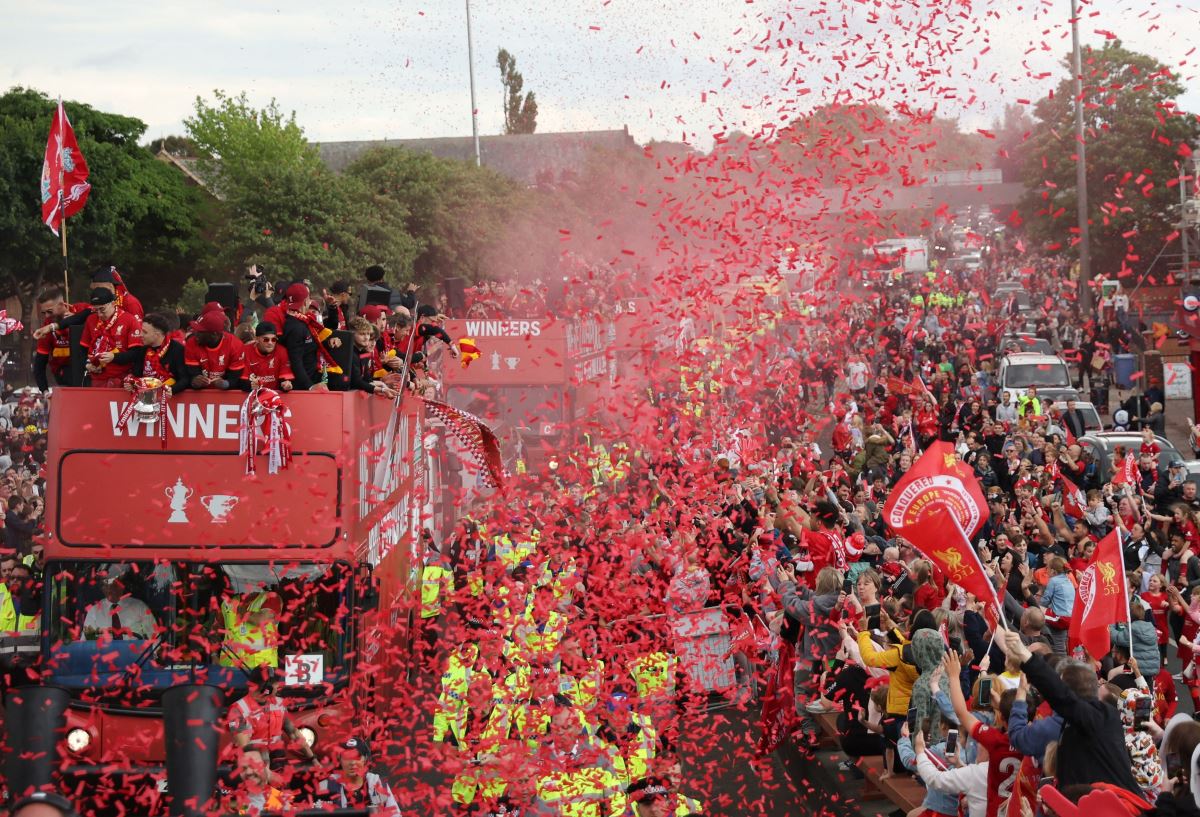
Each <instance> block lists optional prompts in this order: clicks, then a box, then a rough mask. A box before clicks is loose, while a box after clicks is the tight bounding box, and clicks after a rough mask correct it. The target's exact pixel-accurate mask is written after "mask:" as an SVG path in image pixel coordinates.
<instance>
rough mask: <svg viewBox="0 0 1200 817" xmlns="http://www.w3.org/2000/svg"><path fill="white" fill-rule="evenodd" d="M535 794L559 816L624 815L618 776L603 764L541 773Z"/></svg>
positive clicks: (622, 794) (623, 796)
mask: <svg viewBox="0 0 1200 817" xmlns="http://www.w3.org/2000/svg"><path fill="white" fill-rule="evenodd" d="M537 796H538V799H539V800H540V801H542V802H543V803H545V804H546V805H548V806H551V807H553V808H555V809H557V813H558V814H560V815H562V817H606V815H612V814H624V813H625V807H626V798H625V794H624V793H623V792H622V791H621V780H620V778H618V777H617V775H616V774H614V773H613V772H612V771H611V770H609V769H606V768H604V767H602V766H588V767H584V768H581V769H563V770H561V771H555V772H550V773H549V774H544V775H542V776H541V777H540V778H538V781H537ZM605 800H607V801H608V802H609V807H608V809H607V810H605V809H604V808H603V805H604V802H603V801H605Z"/></svg>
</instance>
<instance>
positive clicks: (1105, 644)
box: [1067, 530, 1129, 660]
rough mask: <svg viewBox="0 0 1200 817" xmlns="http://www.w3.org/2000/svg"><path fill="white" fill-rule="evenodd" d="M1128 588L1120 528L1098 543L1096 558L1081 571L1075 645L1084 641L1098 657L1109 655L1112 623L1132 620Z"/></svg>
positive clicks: (1071, 631) (1071, 635) (1073, 618)
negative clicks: (1109, 629)
mask: <svg viewBox="0 0 1200 817" xmlns="http://www.w3.org/2000/svg"><path fill="white" fill-rule="evenodd" d="M1128 587H1129V583H1128V582H1127V581H1126V579H1125V559H1124V558H1123V557H1122V555H1121V536H1120V531H1119V530H1114V531H1113V532H1112V533H1110V534H1109V535H1108V536H1105V537H1104V538H1103V539H1101V540H1100V544H1098V545H1096V552H1095V553H1094V554H1093V555H1092V561H1091V562H1089V563H1088V566H1087V567H1086V568H1085V569H1084V571H1083V572H1082V573H1080V574H1079V586H1078V587H1077V588H1075V607H1074V609H1073V610H1072V611H1071V626H1070V627H1069V628H1068V631H1067V632H1068V637H1069V639H1070V642H1071V645H1072V646H1074V645H1076V644H1082V645H1083V646H1084V648H1085V649H1086V650H1087V651H1088V653H1089V654H1090V655H1091V656H1092V658H1095V659H1097V660H1099V659H1101V658H1103V657H1104V656H1105V655H1107V654H1108V651H1109V650H1110V649H1112V639H1111V638H1110V637H1109V632H1108V628H1109V626H1110V625H1112V624H1120V623H1122V622H1128V621H1129V591H1128Z"/></svg>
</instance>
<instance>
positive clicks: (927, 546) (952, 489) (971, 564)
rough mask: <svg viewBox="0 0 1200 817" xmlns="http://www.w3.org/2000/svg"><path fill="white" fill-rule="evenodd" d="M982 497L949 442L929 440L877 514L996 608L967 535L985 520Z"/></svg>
mask: <svg viewBox="0 0 1200 817" xmlns="http://www.w3.org/2000/svg"><path fill="white" fill-rule="evenodd" d="M987 517H988V509H987V503H986V502H985V501H984V498H983V491H982V490H981V489H980V487H979V480H977V479H976V478H975V474H974V473H973V472H972V469H971V468H970V466H967V465H963V463H962V462H960V461H959V459H958V457H956V456H955V455H954V446H953V445H951V444H950V443H948V442H941V441H939V442H935V443H934V444H933V445H931V446H929V448H928V449H927V450H926V451H925V453H924V454H922V455H921V458H920V459H919V460H917V461H916V462H915V463H913V466H912V468H909V469H908V473H907V474H905V475H904V478H903V479H901V480H900V482H898V483H897V484H896V487H895V488H894V489H893V490H892V492H891V493H890V494H889V495H888V500H887V503H886V504H885V505H884V508H883V518H884V519H885V520H886V521H887V523H888V526H889V527H890V528H891V529H892V530H894V531H895V532H896V533H897V534H899V535H900V536H903V537H904V538H905V539H907V540H908V541H910V542H912V544H913V547H915V548H916V549H917V550H919V551H920V552H921V554H922V555H923V556H924V557H925V558H926V559H929V561H931V562H933V563H934V564H935V565H937V566H938V568H940V569H941V570H942V571H943V572H944V573H945V574H946V575H947V576H949V577H950V580H951V581H952V582H954V583H955V584H957V585H958V586H959V587H961V588H963V589H964V590H966V591H967V592H968V593H972V594H974V595H975V597H976V598H977V599H979V600H980V601H982V602H984V603H985V604H994V605H995V606H996V609H997V610H999V608H1000V599H999V597H998V596H997V595H996V589H995V588H994V587H993V586H992V582H991V580H990V579H988V577H987V574H985V573H984V571H983V563H982V562H980V561H979V554H978V553H976V552H975V548H974V547H972V545H971V540H970V537H972V536H974V535H975V532H976V531H978V530H979V528H980V527H982V526H983V523H984V522H986V521H987Z"/></svg>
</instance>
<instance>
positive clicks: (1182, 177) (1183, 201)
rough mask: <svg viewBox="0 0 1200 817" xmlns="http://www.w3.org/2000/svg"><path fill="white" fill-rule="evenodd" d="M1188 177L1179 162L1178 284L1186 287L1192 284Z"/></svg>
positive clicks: (1184, 168)
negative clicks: (1180, 252) (1180, 250)
mask: <svg viewBox="0 0 1200 817" xmlns="http://www.w3.org/2000/svg"><path fill="white" fill-rule="evenodd" d="M1188 182H1189V180H1188V177H1187V164H1186V163H1184V162H1180V163H1179V227H1180V229H1179V238H1180V240H1181V241H1182V246H1183V274H1182V275H1180V276H1179V285H1180V286H1181V287H1183V288H1184V289H1186V288H1187V287H1189V286H1191V284H1192V257H1191V256H1192V253H1191V246H1189V241H1188V239H1189V238H1190V236H1189V235H1188V230H1190V229H1191V228H1192V225H1190V224H1188V211H1187V203H1188Z"/></svg>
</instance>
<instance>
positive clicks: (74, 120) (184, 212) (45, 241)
mask: <svg viewBox="0 0 1200 817" xmlns="http://www.w3.org/2000/svg"><path fill="white" fill-rule="evenodd" d="M56 104H57V103H56V102H55V100H52V99H50V98H49V97H48V96H46V95H45V94H43V93H41V92H40V91H36V90H32V89H26V88H13V89H11V90H9V91H8V92H7V93H5V94H3V95H2V96H0V201H3V202H5V207H3V208H0V293H3V294H7V295H17V296H19V297H20V299H21V302H22V304H23V306H24V307H25V310H26V311H25V314H26V315H27V316H28V315H30V314H31V313H30V310H31V309H32V301H33V298H34V296H35V295H36V293H37V291H38V290H39V289H41V288H43V287H45V286H49V285H51V284H61V283H62V255H61V245H60V242H59V239H58V238H57V237H55V236H54V234H53V233H51V232H50V230H49V229H47V228H46V225H45V224H44V223H42V208H41V191H40V181H41V173H42V157H43V155H44V154H45V150H46V138H47V134H48V133H49V130H50V122H51V119H52V117H53V114H54V110H55V106H56ZM64 106H65V108H66V111H67V115H68V117H70V120H71V124H72V126H73V127H74V129H75V135H76V136H77V138H78V139H79V147H80V150H81V151H82V152H83V155H84V157H85V158H86V159H87V162H88V167H89V169H90V172H91V176H90V179H89V181H90V182H91V184H92V192H91V195H90V196H89V197H88V202H87V206H86V207H84V208H83V210H82V211H80V212H79V213H78V214H77V215H75V216H73V217H72V218H70V219H69V220H68V222H67V238H68V245H69V250H70V263H71V272H72V275H71V295H72V297H74V298H81V297H83V296H84V295H85V294H86V287H85V284H86V281H87V280H88V273H89V272H90V270H92V269H93V268H95V267H97V266H99V265H101V264H115V265H116V266H117V267H118V268H119V269H120V270H121V271H122V273H123V274H124V275H125V277H126V280H127V283H128V284H129V287H130V289H132V290H133V291H134V292H135V293H136V294H137V295H138V297H139V298H141V299H142V301H143V302H144V303H146V304H147V306H149V307H151V308H153V307H154V306H155V305H157V304H158V303H161V302H162V301H163V300H164V299H166V298H168V297H172V296H173V295H174V294H175V291H176V290H178V288H179V286H180V284H181V282H182V281H183V280H184V279H185V278H186V276H187V274H188V273H189V272H192V271H193V270H195V269H196V268H197V267H203V266H204V265H205V264H206V263H207V253H208V247H207V244H206V243H205V241H204V239H203V232H204V230H205V229H206V224H205V222H204V206H205V205H204V201H203V198H204V197H203V194H202V193H201V192H200V191H198V190H197V189H196V188H195V187H192V186H189V185H188V183H187V181H186V180H185V179H184V177H183V176H182V175H181V174H180V173H179V172H178V170H176V169H175V168H173V167H171V166H169V165H167V164H164V163H163V162H160V161H157V160H156V159H155V158H154V156H153V155H152V154H151V153H150V152H149V151H148V150H146V149H145V148H143V147H140V146H139V144H138V141H139V140H140V139H141V138H142V136H143V135H144V133H145V131H146V126H145V124H144V123H142V122H141V121H140V120H137V119H134V118H132V117H128V116H120V115H118V114H113V113H106V112H104V111H98V110H96V109H95V108H93V107H91V106H89V105H85V104H83V103H79V102H72V101H66V102H64ZM26 322H32V319H31V318H26Z"/></svg>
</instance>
